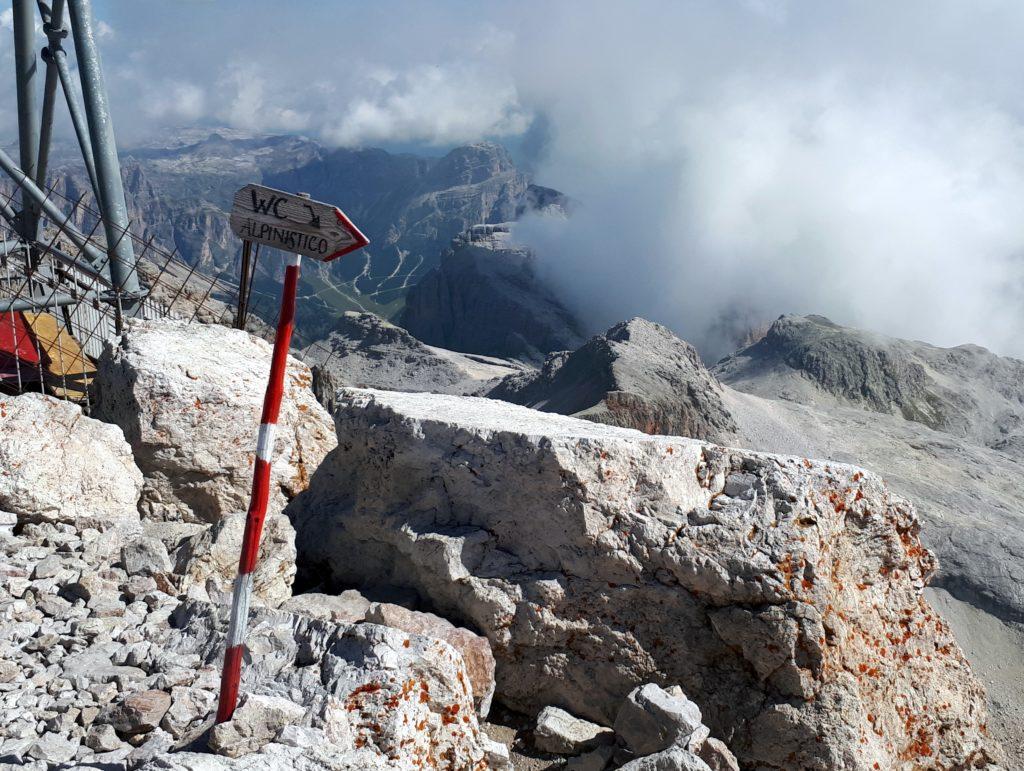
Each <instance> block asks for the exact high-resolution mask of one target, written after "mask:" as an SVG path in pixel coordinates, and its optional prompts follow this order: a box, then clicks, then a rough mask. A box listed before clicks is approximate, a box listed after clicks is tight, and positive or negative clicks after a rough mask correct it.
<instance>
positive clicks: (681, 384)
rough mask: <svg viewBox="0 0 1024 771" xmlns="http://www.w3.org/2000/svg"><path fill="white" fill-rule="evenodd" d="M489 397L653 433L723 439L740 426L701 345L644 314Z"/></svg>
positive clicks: (507, 381)
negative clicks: (701, 353) (724, 400)
mask: <svg viewBox="0 0 1024 771" xmlns="http://www.w3.org/2000/svg"><path fill="white" fill-rule="evenodd" d="M487 396H489V397H491V398H492V399H503V400H505V401H509V402H513V403H515V404H522V405H525V406H527V407H533V408H534V409H538V410H543V411H545V412H559V413H561V414H563V415H574V416H576V417H579V418H586V419H587V420H593V421H595V422H598V423H608V424H610V425H613V426H623V427H626V428H638V429H640V430H641V431H644V432H646V433H649V434H672V435H675V436H690V437H694V438H697V439H707V440H709V441H718V440H720V439H722V438H724V437H725V436H728V435H729V434H730V433H731V432H733V431H735V429H736V424H735V423H734V422H733V419H732V416H731V415H730V414H729V411H728V410H727V409H726V408H725V406H724V405H723V404H722V386H721V384H720V383H719V382H718V381H717V380H716V379H715V378H714V377H713V376H712V375H711V374H710V373H709V372H708V371H707V368H706V367H705V366H704V363H703V362H702V361H701V359H700V356H699V355H698V353H697V351H696V350H695V349H694V348H693V346H691V345H690V344H689V343H687V342H685V341H683V340H680V339H679V338H678V337H676V336H675V335H674V334H672V332H671V331H669V330H668V329H667V328H665V327H663V326H661V325H660V324H655V323H652V322H650V321H647V320H646V319H640V318H634V319H630V320H629V321H625V322H622V323H621V324H616V325H615V326H614V327H612V328H611V329H609V330H608V331H607V332H606V333H605V334H603V335H597V336H595V337H592V338H591V339H590V340H588V341H587V342H586V343H585V344H584V345H583V346H581V347H580V348H578V349H576V350H575V351H571V352H559V353H555V354H551V355H550V356H549V357H548V358H547V359H546V360H545V362H544V366H543V367H542V368H541V370H540V371H528V372H522V373H513V374H510V375H508V376H506V377H505V378H504V379H503V380H502V381H501V382H500V383H499V384H498V385H497V386H495V387H494V388H493V389H491V390H490V391H488V393H487Z"/></svg>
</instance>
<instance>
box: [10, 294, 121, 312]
mask: <svg viewBox="0 0 1024 771" xmlns="http://www.w3.org/2000/svg"><path fill="white" fill-rule="evenodd" d="M99 299H101V298H100V295H99V294H97V293H95V292H93V293H91V294H86V295H71V294H64V293H59V294H52V295H50V297H47V298H45V299H44V298H42V297H19V298H17V299H15V300H0V313H7V312H8V311H36V310H45V309H46V308H61V307H63V306H65V305H75V304H77V303H80V302H82V301H83V300H99Z"/></svg>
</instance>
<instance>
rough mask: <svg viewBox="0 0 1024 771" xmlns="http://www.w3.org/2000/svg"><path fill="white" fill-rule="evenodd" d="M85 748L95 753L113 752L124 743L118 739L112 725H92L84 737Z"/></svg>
mask: <svg viewBox="0 0 1024 771" xmlns="http://www.w3.org/2000/svg"><path fill="white" fill-rule="evenodd" d="M85 746H86V747H88V748H89V749H92V750H95V751H96V752H113V751H114V750H118V749H121V747H123V746H124V743H123V742H122V741H121V740H120V739H119V738H118V736H117V731H115V730H114V727H113V726H112V725H107V724H100V725H94V726H93V727H92V728H90V729H89V731H88V733H86V735H85Z"/></svg>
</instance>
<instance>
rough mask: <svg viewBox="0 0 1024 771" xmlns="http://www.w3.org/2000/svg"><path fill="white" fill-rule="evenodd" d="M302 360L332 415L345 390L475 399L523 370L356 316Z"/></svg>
mask: <svg viewBox="0 0 1024 771" xmlns="http://www.w3.org/2000/svg"><path fill="white" fill-rule="evenodd" d="M302 360H303V361H304V362H306V363H307V364H308V365H310V366H311V367H312V368H313V391H314V393H316V395H317V398H318V399H319V400H320V403H321V404H323V405H324V406H325V407H327V408H328V409H329V410H330V409H331V408H332V407H333V404H332V402H333V399H334V394H335V392H336V391H337V389H338V388H341V387H342V386H356V387H359V388H383V389H385V390H388V391H430V392H433V393H455V394H463V393H477V392H480V391H481V390H483V389H485V388H487V387H489V386H490V385H493V381H496V380H497V379H498V378H501V377H504V376H505V375H508V374H511V373H514V372H521V371H523V370H524V369H525V367H524V366H523V365H522V364H520V363H518V362H514V361H510V360H503V359H494V358H491V357H488V356H480V355H474V354H463V353H457V352H455V351H448V350H444V349H441V348H435V347H433V346H429V345H427V344H426V343H421V342H420V341H419V340H417V339H416V338H415V337H413V336H412V335H411V334H409V333H408V332H407V331H405V330H404V329H402V328H401V327H396V326H395V325H394V324H390V323H388V322H387V321H384V320H383V319H382V318H380V317H379V316H374V315H373V314H372V313H355V312H348V313H344V314H342V315H341V316H339V317H338V319H337V321H336V322H335V324H334V327H333V328H332V329H331V332H330V334H329V335H328V336H327V337H326V338H325V339H323V340H320V341H318V342H317V343H315V344H313V345H310V346H309V347H308V348H306V349H305V350H304V351H303V352H302Z"/></svg>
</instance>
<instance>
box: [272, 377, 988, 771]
mask: <svg viewBox="0 0 1024 771" xmlns="http://www.w3.org/2000/svg"><path fill="white" fill-rule="evenodd" d="M335 421H336V424H337V427H338V434H339V446H338V448H337V449H336V450H334V451H333V452H332V453H331V454H330V455H328V457H327V458H326V459H325V460H324V462H323V464H322V465H321V467H320V469H319V470H318V471H317V473H316V474H315V475H314V477H313V479H312V480H311V483H310V488H309V490H308V491H307V492H306V493H304V494H303V495H302V496H300V497H298V498H297V499H296V500H295V501H294V502H293V503H292V505H291V506H290V509H289V513H290V515H291V516H292V518H293V520H294V521H295V523H296V528H297V530H298V539H299V540H298V545H299V553H300V555H301V556H300V559H304V560H308V561H310V562H312V563H314V564H315V565H316V566H317V567H318V569H319V570H322V571H323V572H324V573H329V574H330V575H332V576H333V579H334V581H335V582H336V583H338V584H348V585H352V584H360V583H369V584H378V585H399V586H407V587H410V588H412V589H414V590H415V591H416V592H417V593H418V594H419V595H420V596H422V597H423V598H424V599H425V600H426V601H427V602H429V603H430V604H431V605H432V606H433V607H436V608H437V609H439V610H440V611H441V612H442V613H446V614H449V615H451V616H452V617H454V618H457V619H459V620H462V621H464V622H465V623H468V624H470V625H471V626H473V627H475V628H478V629H480V630H482V631H483V632H484V633H485V634H486V635H487V637H488V639H489V640H490V641H491V645H492V647H493V648H494V653H495V658H496V660H497V664H498V668H497V698H499V699H500V700H501V701H502V702H503V703H505V704H507V705H509V706H512V707H515V708H516V709H519V710H522V711H527V712H536V711H538V710H540V709H542V708H543V707H544V706H545V705H548V704H559V705H561V706H563V707H564V708H566V709H568V710H570V711H571V712H573V713H574V714H576V715H578V716H580V717H583V718H587V719H591V720H595V721H597V722H604V723H605V724H607V723H608V722H610V721H612V720H613V719H614V717H615V714H616V711H617V709H618V705H619V704H620V703H621V701H622V699H623V698H624V697H625V696H626V695H627V694H628V693H629V692H630V691H631V689H633V688H634V687H636V686H637V685H638V684H642V683H643V682H645V681H649V680H655V681H660V682H663V683H667V684H678V685H680V686H681V687H682V688H683V690H684V691H685V692H686V694H687V695H688V696H689V697H690V698H691V699H693V700H694V701H695V702H696V703H697V704H698V705H699V707H700V710H701V712H702V713H703V715H704V719H705V720H706V721H707V723H708V725H709V727H710V729H711V731H712V732H713V733H714V734H716V735H717V736H721V737H722V738H723V739H724V741H725V742H726V743H727V744H728V745H729V747H730V749H731V750H732V751H733V752H734V753H735V754H736V756H737V758H738V759H739V762H740V763H741V764H742V765H743V766H745V767H750V768H820V769H827V768H851V769H854V768H856V769H860V768H863V769H870V768H873V767H875V766H876V765H877V766H878V767H881V768H911V767H915V766H919V765H925V764H935V765H937V766H938V767H946V768H949V767H966V766H970V765H984V764H985V763H986V762H988V761H991V760H993V759H994V758H996V757H998V749H997V748H996V745H995V743H994V742H992V740H991V739H989V738H988V736H987V735H986V732H985V728H984V723H985V721H986V715H985V713H986V709H985V699H984V692H983V690H982V689H981V687H980V686H979V685H978V684H977V682H976V681H974V679H973V677H972V676H971V675H970V669H969V667H968V665H967V663H966V661H965V660H964V657H963V654H962V653H961V652H960V649H959V647H958V646H957V644H956V642H955V640H954V639H953V636H952V634H951V633H950V631H949V628H948V627H947V626H946V624H945V623H944V622H943V621H942V619H941V618H940V617H939V616H938V614H937V613H935V611H934V610H932V608H930V607H929V605H928V603H927V601H926V600H925V599H924V597H923V596H922V590H923V588H924V586H925V585H926V584H927V582H928V580H929V578H930V577H931V575H932V572H933V570H934V562H933V559H932V556H931V554H930V553H929V552H928V551H927V550H926V549H925V548H924V547H923V546H922V545H921V542H920V538H919V524H918V521H917V517H916V514H915V512H914V509H913V507H912V506H911V504H909V503H908V502H907V501H905V500H903V499H901V498H899V497H898V496H895V495H893V494H892V493H890V492H889V491H888V490H887V489H886V487H885V486H884V484H883V483H882V482H881V480H880V479H879V478H878V477H876V476H874V475H873V474H870V473H866V472H864V471H862V470H859V469H857V468H854V467H850V466H846V465H843V464H834V463H823V462H818V461H811V460H808V459H804V458H798V457H779V456H772V455H761V454H758V453H753V452H750V451H741V450H728V449H723V448H721V447H718V446H715V445H708V444H703V443H701V442H697V441H694V440H686V439H680V438H678V437H655V436H648V435H645V434H641V433H639V432H636V431H631V430H626V429H621V428H616V427H610V426H601V425H597V424H595V423H592V422H588V421H581V420H576V419H572V418H564V417H559V416H552V415H545V414H543V413H538V412H535V411H532V410H528V409H525V408H522V407H517V406H514V405H508V404H502V403H500V402H495V401H492V400H486V399H474V398H470V397H452V396H443V395H430V394H401V393H394V392H383V391H365V390H355V389H350V390H347V391H344V392H343V394H339V396H338V406H337V408H336V413H335ZM652 767H655V766H652Z"/></svg>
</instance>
